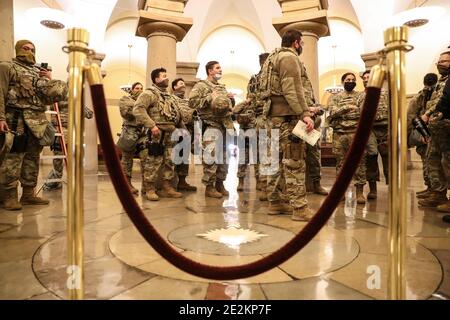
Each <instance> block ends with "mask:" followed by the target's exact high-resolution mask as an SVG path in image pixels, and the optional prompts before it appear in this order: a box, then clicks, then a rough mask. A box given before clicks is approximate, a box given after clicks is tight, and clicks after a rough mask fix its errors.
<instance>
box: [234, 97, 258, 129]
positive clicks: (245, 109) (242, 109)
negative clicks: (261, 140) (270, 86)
mask: <svg viewBox="0 0 450 320" xmlns="http://www.w3.org/2000/svg"><path fill="white" fill-rule="evenodd" d="M233 114H234V115H235V116H236V121H237V123H239V125H240V126H241V129H249V128H254V127H255V125H256V114H255V108H254V104H253V101H252V100H251V99H249V98H247V100H245V101H242V102H240V103H238V104H237V105H235V106H234V108H233Z"/></svg>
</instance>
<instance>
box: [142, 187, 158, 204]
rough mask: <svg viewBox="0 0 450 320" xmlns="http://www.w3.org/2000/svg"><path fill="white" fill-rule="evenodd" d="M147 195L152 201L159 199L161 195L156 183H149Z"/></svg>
mask: <svg viewBox="0 0 450 320" xmlns="http://www.w3.org/2000/svg"><path fill="white" fill-rule="evenodd" d="M145 197H146V198H147V200H150V201H158V200H159V197H158V195H157V194H156V187H155V184H154V183H149V184H148V185H147V192H146V193H145Z"/></svg>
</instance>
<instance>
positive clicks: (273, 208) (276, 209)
mask: <svg viewBox="0 0 450 320" xmlns="http://www.w3.org/2000/svg"><path fill="white" fill-rule="evenodd" d="M283 213H287V214H291V213H292V207H291V206H290V205H288V204H287V203H285V202H282V201H280V200H277V201H270V202H269V211H268V212H267V214H270V215H274V214H283Z"/></svg>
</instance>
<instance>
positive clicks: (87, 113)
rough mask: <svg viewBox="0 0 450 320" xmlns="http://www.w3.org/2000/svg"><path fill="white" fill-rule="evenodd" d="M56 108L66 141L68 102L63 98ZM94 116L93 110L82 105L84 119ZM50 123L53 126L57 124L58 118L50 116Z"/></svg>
mask: <svg viewBox="0 0 450 320" xmlns="http://www.w3.org/2000/svg"><path fill="white" fill-rule="evenodd" d="M58 110H59V118H60V119H61V125H62V129H63V133H64V140H65V142H66V143H68V141H67V139H68V136H67V129H68V128H69V102H68V101H67V100H63V101H60V102H58ZM93 116H94V112H93V111H92V110H91V109H89V108H88V107H84V117H85V118H86V119H91V118H92V117H93ZM51 119H52V124H53V126H55V127H57V126H58V120H57V118H56V117H55V116H52V118H51Z"/></svg>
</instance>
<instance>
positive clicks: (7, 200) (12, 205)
mask: <svg viewBox="0 0 450 320" xmlns="http://www.w3.org/2000/svg"><path fill="white" fill-rule="evenodd" d="M17 198H18V196H17V187H16V188H13V189H7V190H4V199H3V208H4V209H5V210H11V211H12V210H20V209H22V206H21V205H20V203H19V201H17Z"/></svg>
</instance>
